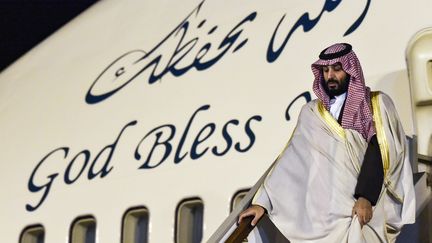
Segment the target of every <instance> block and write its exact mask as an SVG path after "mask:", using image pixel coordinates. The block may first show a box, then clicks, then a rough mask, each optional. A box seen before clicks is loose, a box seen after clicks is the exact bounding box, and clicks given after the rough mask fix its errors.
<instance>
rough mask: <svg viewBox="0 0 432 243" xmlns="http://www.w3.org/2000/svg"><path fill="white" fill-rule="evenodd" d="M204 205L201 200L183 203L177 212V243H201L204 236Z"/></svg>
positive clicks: (194, 199) (186, 200)
mask: <svg viewBox="0 0 432 243" xmlns="http://www.w3.org/2000/svg"><path fill="white" fill-rule="evenodd" d="M203 217H204V203H203V201H202V200H201V199H200V198H191V199H185V200H183V201H181V202H180V203H179V204H178V206H177V210H176V227H175V231H176V232H175V242H176V243H199V242H201V241H202V236H203Z"/></svg>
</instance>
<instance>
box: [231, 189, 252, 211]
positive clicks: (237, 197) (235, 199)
mask: <svg viewBox="0 0 432 243" xmlns="http://www.w3.org/2000/svg"><path fill="white" fill-rule="evenodd" d="M249 190H250V188H249V189H243V190H240V191H237V192H236V193H235V194H234V196H233V197H232V199H231V206H230V212H232V211H233V210H234V208H235V207H236V206H237V205H238V204H239V203H240V201H241V200H242V199H243V198H244V197H245V196H246V194H247V193H248V192H249Z"/></svg>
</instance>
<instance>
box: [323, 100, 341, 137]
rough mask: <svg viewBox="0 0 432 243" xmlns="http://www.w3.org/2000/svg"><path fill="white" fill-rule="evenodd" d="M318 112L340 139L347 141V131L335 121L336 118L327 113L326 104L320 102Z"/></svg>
mask: <svg viewBox="0 0 432 243" xmlns="http://www.w3.org/2000/svg"><path fill="white" fill-rule="evenodd" d="M318 111H319V113H320V114H321V116H322V117H323V118H324V121H325V122H326V123H327V124H328V125H329V126H330V128H331V129H332V130H333V131H334V132H335V133H336V134H337V135H339V137H341V138H343V139H345V138H346V134H345V130H344V129H343V128H342V126H341V125H340V124H339V123H338V122H337V121H336V119H334V117H333V116H332V115H331V114H330V112H328V111H327V109H326V108H325V107H324V104H323V103H322V102H321V101H318Z"/></svg>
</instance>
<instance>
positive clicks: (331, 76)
mask: <svg viewBox="0 0 432 243" xmlns="http://www.w3.org/2000/svg"><path fill="white" fill-rule="evenodd" d="M322 72H323V76H324V87H325V88H326V91H327V93H328V94H329V95H330V96H335V95H341V94H343V93H345V92H346V91H347V90H348V81H349V75H348V74H347V73H346V72H345V71H344V70H343V69H342V65H341V64H340V63H336V64H334V65H330V66H323V67H322Z"/></svg>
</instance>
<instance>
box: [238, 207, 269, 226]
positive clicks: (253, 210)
mask: <svg viewBox="0 0 432 243" xmlns="http://www.w3.org/2000/svg"><path fill="white" fill-rule="evenodd" d="M264 213H265V210H264V208H263V207H261V206H258V205H252V206H250V207H249V208H248V209H246V210H245V211H243V212H242V213H241V214H240V216H239V220H238V223H239V224H240V222H241V221H242V219H243V218H246V217H248V216H254V219H253V220H252V222H251V225H252V226H255V225H256V224H257V223H258V221H259V220H260V219H261V217H262V216H263V215H264Z"/></svg>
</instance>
